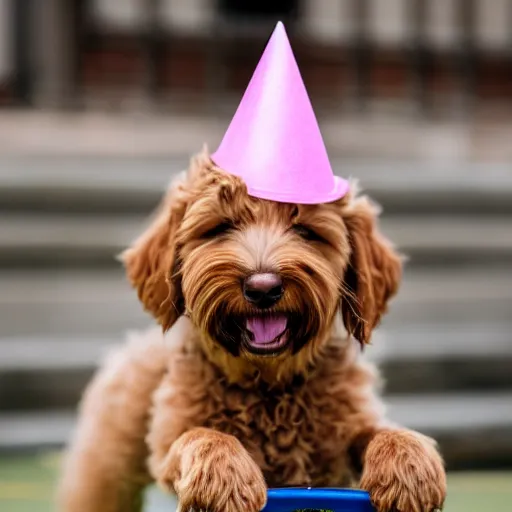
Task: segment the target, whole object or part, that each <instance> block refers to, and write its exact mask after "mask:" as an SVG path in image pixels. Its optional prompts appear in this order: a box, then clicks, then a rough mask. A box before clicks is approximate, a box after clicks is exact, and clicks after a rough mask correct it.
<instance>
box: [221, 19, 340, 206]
mask: <svg viewBox="0 0 512 512" xmlns="http://www.w3.org/2000/svg"><path fill="white" fill-rule="evenodd" d="M212 160H213V161H214V162H215V164H216V165H217V166H219V167H220V168H221V169H224V170H225V171H226V172H229V173H230V174H234V175H236V176H240V177H241V178H242V179H243V180H244V181H245V183H246V185H247V188H248V192H249V194H250V195H251V196H253V197H258V198H261V199H269V200H272V201H279V202H283V203H298V204H320V203H328V202H331V201H335V200H336V199H339V198H341V197H343V196H344V195H345V194H346V193H347V191H348V188H349V185H348V182H347V181H346V180H344V179H342V178H339V177H337V176H334V174H333V172H332V168H331V164H330V162H329V157H328V155H327V150H326V148H325V144H324V142H323V139H322V134H321V133H320V129H319V127H318V122H317V120H316V117H315V113H314V112H313V107H312V106H311V101H310V99H309V96H308V93H307V91H306V88H305V86H304V82H303V80H302V77H301V74H300V71H299V68H298V66H297V62H296V60H295V57H294V55H293V51H292V48H291V46H290V41H289V40H288V36H287V35H286V31H285V28H284V25H283V24H282V23H281V22H279V23H278V24H277V26H276V28H275V30H274V32H273V34H272V37H271V38H270V40H269V42H268V44H267V47H266V48H265V51H264V53H263V56H262V57H261V59H260V62H259V64H258V66H257V68H256V71H255V72H254V74H253V76H252V78H251V81H250V82H249V85H248V87H247V90H246V91H245V94H244V96H243V98H242V101H241V102H240V105H239V106H238V109H237V111H236V113H235V116H234V117H233V120H232V121H231V124H230V125H229V128H228V130H227V132H226V134H225V135H224V138H223V140H222V142H221V144H220V146H219V148H218V149H217V151H216V152H215V153H214V154H213V155H212Z"/></svg>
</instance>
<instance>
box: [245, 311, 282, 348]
mask: <svg viewBox="0 0 512 512" xmlns="http://www.w3.org/2000/svg"><path fill="white" fill-rule="evenodd" d="M245 327H246V330H247V336H246V337H245V338H246V348H247V349H248V350H249V351H250V352H253V353H255V354H276V353H279V352H281V351H282V350H284V349H285V348H286V347H287V345H288V341H289V336H288V318H287V317H286V316H285V315H283V314H267V315H254V316H250V317H248V318H247V320H246V325H245Z"/></svg>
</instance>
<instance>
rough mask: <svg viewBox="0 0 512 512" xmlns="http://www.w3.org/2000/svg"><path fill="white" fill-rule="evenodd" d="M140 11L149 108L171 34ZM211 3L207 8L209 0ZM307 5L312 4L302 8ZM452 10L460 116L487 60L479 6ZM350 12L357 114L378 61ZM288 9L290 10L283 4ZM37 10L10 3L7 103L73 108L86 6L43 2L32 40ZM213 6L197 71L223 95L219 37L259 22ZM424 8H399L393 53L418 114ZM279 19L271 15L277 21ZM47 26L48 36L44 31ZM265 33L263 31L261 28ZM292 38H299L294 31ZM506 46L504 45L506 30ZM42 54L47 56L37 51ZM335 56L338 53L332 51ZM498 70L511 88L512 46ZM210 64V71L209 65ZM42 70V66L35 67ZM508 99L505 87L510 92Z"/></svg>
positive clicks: (452, 59)
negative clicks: (399, 41) (44, 98)
mask: <svg viewBox="0 0 512 512" xmlns="http://www.w3.org/2000/svg"><path fill="white" fill-rule="evenodd" d="M140 1H141V3H140V9H141V12H142V13H143V16H142V23H140V24H139V27H138V29H137V30H134V31H133V34H132V35H133V37H134V38H135V39H136V40H137V41H138V44H139V45H140V46H139V48H140V49H141V54H142V55H143V61H144V66H143V72H142V74H143V76H142V77H141V83H142V84H143V88H144V90H145V94H146V95H147V96H148V98H151V99H153V100H156V98H157V97H158V92H159V84H160V78H159V75H160V69H161V66H162V60H163V59H164V58H165V52H166V46H167V45H168V44H169V42H171V44H172V41H173V33H172V30H171V29H169V27H167V26H164V24H163V23H162V22H161V9H162V0H140ZM212 1H214V0H212ZM310 1H312V0H310ZM453 1H454V2H455V5H456V18H457V19H456V20H455V22H456V23H457V26H458V28H459V31H458V40H457V42H456V44H455V46H454V47H453V48H452V49H451V51H450V52H448V54H447V55H445V57H444V58H445V59H446V60H447V62H448V66H449V67H450V68H451V71H452V74H453V75H454V76H455V77H456V79H455V82H456V89H457V94H458V95H460V96H461V97H462V98H464V99H465V101H464V105H465V107H466V108H467V107H468V106H470V105H471V104H472V102H473V101H474V100H475V99H476V98H477V96H478V81H479V80H480V78H481V77H482V74H481V73H482V72H481V69H480V67H479V65H480V63H482V62H485V60H486V59H487V58H488V56H489V55H488V50H484V49H483V48H482V47H481V45H480V44H479V40H478V38H477V34H476V30H475V27H476V22H477V7H478V3H479V2H482V1H485V0H453ZM350 2H351V3H350V5H351V9H352V20H353V22H354V27H353V28H354V30H353V31H352V36H351V39H350V40H348V41H345V43H343V46H344V48H343V52H344V54H346V55H348V56H349V62H348V66H349V70H350V73H349V74H350V76H351V80H352V87H351V89H352V90H353V91H354V96H355V100H356V103H357V104H358V105H359V106H360V107H365V106H366V105H367V104H368V102H369V101H370V100H371V98H372V90H371V87H370V83H371V80H370V74H371V70H372V66H373V65H374V64H375V59H377V58H378V52H379V47H378V45H377V44H376V43H375V42H374V39H373V36H372V32H371V27H370V23H369V6H370V1H369V0H350ZM286 3H287V4H291V2H289V1H288V2H286ZM36 4H37V2H36V1H35V0H12V9H11V15H12V17H13V23H12V26H13V27H14V29H13V41H14V44H13V49H14V61H15V76H14V80H13V85H14V87H13V90H14V95H15V98H16V100H17V102H18V103H20V104H25V105H29V104H31V103H33V101H34V98H35V97H37V96H38V94H39V95H40V90H41V89H43V90H45V91H46V92H47V93H48V94H50V96H53V100H54V102H56V103H60V104H62V103H68V102H71V104H76V100H77V99H79V98H78V96H79V94H80V93H79V90H80V87H79V86H80V80H81V78H80V66H81V58H82V54H83V51H84V48H86V47H87V45H88V44H89V43H90V42H91V41H94V40H95V39H96V40H98V34H99V33H100V32H101V29H100V27H98V26H97V25H96V24H95V23H94V20H91V17H90V16H89V15H88V13H89V10H90V2H88V1H87V0H47V1H46V2H45V13H44V14H43V13H42V11H39V12H40V14H41V16H39V17H37V16H36V17H37V23H36V25H37V26H39V39H38V40H37V36H36V35H34V31H30V30H29V29H28V28H27V27H29V26H33V24H32V25H31V23H29V21H28V20H30V19H33V18H34V16H35V15H34V12H35V11H36V9H37V7H36ZM220 4H221V3H220V2H216V3H215V6H214V7H215V8H214V12H215V16H214V19H213V21H212V31H211V34H212V35H211V36H210V37H211V42H210V43H208V45H209V46H210V47H211V48H210V51H209V52H207V53H208V55H207V56H206V57H205V58H206V59H207V61H208V62H207V65H206V66H205V69H206V71H205V73H206V75H207V76H206V77H205V83H207V84H208V85H209V86H210V85H212V84H215V86H213V85H212V88H213V89H214V90H217V91H218V90H219V89H222V88H223V87H224V85H225V84H224V83H223V82H222V73H221V72H220V69H219V65H222V62H223V55H222V52H223V51H225V50H226V48H227V47H226V44H236V43H232V41H233V38H231V39H230V41H231V42H229V43H227V42H226V40H225V38H223V37H221V34H220V33H221V32H223V31H227V32H229V31H231V32H233V34H235V37H234V38H235V40H236V29H237V26H238V25H239V23H241V17H243V20H244V23H245V24H244V26H245V27H249V26H251V24H253V25H257V24H258V23H260V22H261V20H262V19H263V20H265V16H261V17H260V18H258V19H257V18H256V17H252V18H251V17H250V16H248V15H247V13H245V14H240V13H238V15H237V13H231V15H229V16H227V15H226V12H225V11H222V10H221V9H220ZM428 4H429V0H407V1H406V2H405V6H406V19H407V21H406V24H407V29H408V36H407V41H406V42H405V44H404V45H402V47H401V48H400V49H399V53H400V54H401V56H402V57H403V58H404V61H405V62H406V64H404V67H405V73H406V76H407V83H408V90H409V91H410V93H409V96H410V99H411V100H412V101H414V102H415V103H416V104H417V105H419V106H420V107H421V108H422V109H428V107H429V105H430V103H431V100H432V97H433V94H434V93H433V91H432V87H431V82H432V78H433V62H434V59H435V58H436V51H437V50H436V49H435V48H433V47H432V44H431V42H430V41H429V39H428V38H427V36H426V21H425V20H426V18H427V16H426V11H427V8H428ZM509 4H510V5H509V12H508V16H509V19H510V20H511V21H512V0H511V1H510V2H509ZM297 5H298V8H297V10H294V9H291V10H290V12H289V14H290V27H291V29H292V30H293V27H295V26H297V27H300V23H301V9H300V6H301V3H298V4H297ZM284 14H285V13H284V12H283V13H280V14H279V18H283V16H284ZM275 18H276V14H275V13H271V14H270V15H268V16H267V19H268V20H269V21H273V20H275ZM45 24H46V25H49V26H51V28H48V27H45V26H44V25H45ZM216 24H217V26H222V30H219V31H215V25H216ZM266 26H268V24H267V25H266ZM50 31H51V32H52V37H49V38H48V37H47V38H46V40H45V38H44V37H41V34H44V33H46V34H49V33H50ZM299 32H300V31H299ZM510 32H511V41H512V29H511V30H510ZM260 34H261V36H258V37H261V39H262V40H264V38H265V37H268V29H266V30H265V31H261V32H260ZM52 38H53V39H54V40H56V41H57V42H58V44H55V43H54V44H53V46H51V43H50V42H49V40H51V39H52ZM38 41H39V42H40V43H41V44H40V46H41V48H39V50H40V51H39V57H38V58H39V59H41V58H44V57H41V55H46V59H47V60H48V58H49V57H48V56H49V55H51V57H50V60H51V61H52V62H51V63H48V62H47V63H46V68H48V71H47V72H46V74H44V73H43V75H44V76H42V77H38V76H36V74H37V73H36V71H35V69H40V68H41V66H40V65H39V63H38V64H37V65H35V64H34V58H31V56H30V48H34V47H35V46H38ZM43 46H48V48H46V49H45V48H43ZM340 51H341V49H340ZM501 59H502V62H503V65H504V66H505V67H507V70H508V71H507V73H508V75H507V77H506V78H505V79H504V80H505V81H507V80H508V81H510V82H511V83H512V44H511V45H510V51H506V52H505V55H504V56H503V55H502V56H501ZM212 62H215V65H212ZM42 67H43V68H44V67H45V66H44V65H43V66H42ZM510 92H511V94H512V87H511V88H510Z"/></svg>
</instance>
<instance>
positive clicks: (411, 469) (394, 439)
mask: <svg viewBox="0 0 512 512" xmlns="http://www.w3.org/2000/svg"><path fill="white" fill-rule="evenodd" d="M361 488H362V489H364V490H366V491H368V492H369V494H370V497H371V500H372V503H373V505H374V506H375V508H376V509H377V511H378V512H391V511H399V512H432V511H434V510H438V509H439V510H440V509H441V508H442V507H443V503H444V500H445V497H446V474H445V470H444V464H443V460H442V459H441V456H440V455H439V453H438V451H437V449H436V446H435V442H434V441H433V440H432V439H430V438H429V437H426V436H423V435H422V434H418V433H416V432H412V431H408V430H398V431H391V430H390V431H383V432H379V433H378V434H377V435H376V436H375V437H374V438H373V439H372V441H371V442H370V444H369V445H368V448H367V451H366V454H365V459H364V469H363V476H362V478H361Z"/></svg>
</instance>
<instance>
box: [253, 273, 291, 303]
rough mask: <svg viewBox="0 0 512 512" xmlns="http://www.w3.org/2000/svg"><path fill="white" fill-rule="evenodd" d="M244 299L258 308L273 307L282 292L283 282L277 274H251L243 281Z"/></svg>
mask: <svg viewBox="0 0 512 512" xmlns="http://www.w3.org/2000/svg"><path fill="white" fill-rule="evenodd" d="M243 288H244V297H245V299H246V300H247V301H248V302H250V303H251V304H253V305H255V306H257V307H259V308H269V307H271V306H273V305H274V304H275V303H276V302H277V301H278V300H279V299H280V298H281V297H282V296H283V292H284V288H283V281H282V279H281V277H280V276H279V275H278V274H273V273H265V274H253V275H252V276H249V277H248V278H247V279H245V281H244V287H243Z"/></svg>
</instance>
